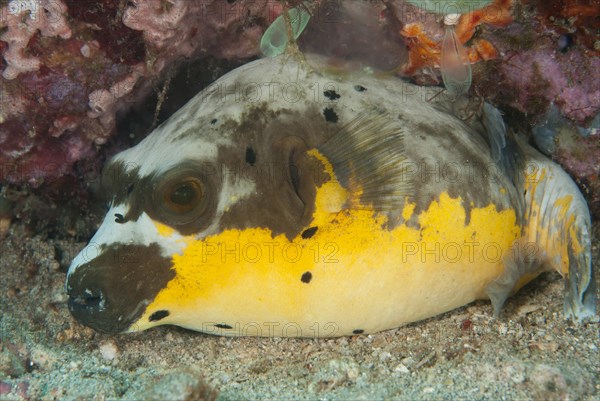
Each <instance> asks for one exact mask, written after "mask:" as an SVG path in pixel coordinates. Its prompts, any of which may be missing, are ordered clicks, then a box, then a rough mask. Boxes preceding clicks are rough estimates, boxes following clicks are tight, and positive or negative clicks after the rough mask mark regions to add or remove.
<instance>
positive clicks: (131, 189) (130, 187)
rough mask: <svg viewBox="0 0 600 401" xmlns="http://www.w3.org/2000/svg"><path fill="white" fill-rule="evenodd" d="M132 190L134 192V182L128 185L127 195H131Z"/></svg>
mask: <svg viewBox="0 0 600 401" xmlns="http://www.w3.org/2000/svg"><path fill="white" fill-rule="evenodd" d="M132 192H133V184H129V185H128V186H127V196H129V195H131V193H132Z"/></svg>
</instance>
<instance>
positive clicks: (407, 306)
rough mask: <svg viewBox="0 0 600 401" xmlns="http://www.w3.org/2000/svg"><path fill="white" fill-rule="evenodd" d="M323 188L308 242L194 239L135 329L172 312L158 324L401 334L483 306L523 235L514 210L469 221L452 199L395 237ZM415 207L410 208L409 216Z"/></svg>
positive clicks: (263, 234)
mask: <svg viewBox="0 0 600 401" xmlns="http://www.w3.org/2000/svg"><path fill="white" fill-rule="evenodd" d="M338 185H339V184H338ZM321 190H323V191H324V192H323V191H321V192H322V193H320V194H318V196H317V212H315V216H314V219H313V222H312V224H311V225H310V227H313V226H316V227H318V229H317V231H316V232H315V234H314V235H313V236H312V237H311V238H309V239H303V238H302V237H301V236H300V235H298V237H297V238H295V239H293V240H292V241H289V240H288V239H287V238H286V237H285V236H284V235H280V236H277V237H275V238H273V237H272V235H271V232H270V231H269V230H267V229H264V228H253V229H245V230H227V231H224V232H222V233H221V234H219V235H215V236H213V237H208V238H205V239H204V241H190V242H189V245H188V246H187V248H186V250H185V251H184V253H183V254H182V255H174V256H173V261H174V269H175V271H176V277H175V278H174V279H173V280H171V282H169V284H168V286H167V287H166V288H164V289H163V290H161V292H160V293H159V294H158V295H157V297H156V298H155V299H154V300H153V302H152V303H151V304H150V305H149V306H148V308H147V309H146V312H145V314H144V315H143V316H142V318H141V319H140V320H139V321H138V322H137V323H136V324H135V325H134V326H133V327H132V330H139V329H145V328H148V327H151V326H154V325H156V323H154V322H149V320H148V318H149V316H150V315H151V314H152V313H154V312H156V311H157V310H168V311H169V313H170V315H169V316H168V317H167V318H165V319H164V321H161V322H160V324H165V323H166V324H176V325H179V326H182V327H186V328H190V329H193V330H199V331H204V332H208V333H213V334H219V335H231V336H237V335H242V336H288V337H296V336H299V337H329V336H342V335H352V334H353V333H361V332H364V333H369V332H376V331H380V330H384V329H388V328H393V327H398V326H401V325H403V324H406V323H408V322H412V321H416V320H420V319H424V318H427V317H431V316H435V315H437V314H439V313H443V312H445V311H448V310H451V309H454V308H456V307H459V306H462V305H465V304H467V303H469V302H471V301H473V300H475V299H478V298H485V297H486V296H485V287H486V286H487V284H488V283H489V282H490V281H491V280H493V279H495V278H497V277H498V276H499V275H500V274H501V273H502V270H503V267H502V258H503V256H504V255H505V254H506V252H508V251H509V248H510V246H511V244H512V243H513V241H514V240H515V239H517V238H518V237H519V236H520V233H521V229H520V227H519V226H518V225H517V223H516V217H515V213H514V211H513V210H504V211H498V210H496V207H495V206H494V205H489V206H487V207H484V208H472V209H471V215H470V219H469V222H468V224H466V223H465V221H466V213H465V208H464V207H463V205H462V201H461V199H460V198H457V199H453V198H450V197H449V196H448V194H446V193H442V194H441V195H440V197H439V199H438V200H437V201H433V202H432V203H431V204H430V206H429V208H428V209H427V210H426V211H423V212H422V213H421V214H420V215H419V216H418V223H419V226H420V227H418V228H417V227H410V226H406V225H404V224H403V225H399V226H397V227H395V228H394V229H392V230H389V229H387V228H386V227H385V223H386V219H385V218H384V217H381V216H379V215H377V214H375V213H374V212H373V211H370V210H368V209H360V210H343V211H340V212H337V213H332V212H331V211H330V210H331V209H328V208H330V207H333V206H335V203H336V201H335V199H336V197H337V196H338V195H339V193H338V194H336V193H335V192H336V191H335V190H334V188H329V189H327V190H325V189H323V188H321ZM338 192H339V191H338ZM332 204H333V205H332ZM413 209H414V205H412V204H410V203H407V204H406V206H405V208H404V213H403V217H404V218H405V219H408V218H409V217H410V215H411V214H412V211H413ZM217 325H219V326H217Z"/></svg>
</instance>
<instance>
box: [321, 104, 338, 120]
mask: <svg viewBox="0 0 600 401" xmlns="http://www.w3.org/2000/svg"><path fill="white" fill-rule="evenodd" d="M323 115H324V116H325V120H326V121H327V122H330V123H337V122H338V119H339V118H338V115H337V114H336V112H335V111H334V110H333V109H332V108H331V107H325V109H324V110H323Z"/></svg>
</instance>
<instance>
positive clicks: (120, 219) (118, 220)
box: [115, 213, 125, 224]
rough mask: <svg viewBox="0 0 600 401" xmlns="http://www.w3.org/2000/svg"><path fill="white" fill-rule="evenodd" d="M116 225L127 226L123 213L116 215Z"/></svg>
mask: <svg viewBox="0 0 600 401" xmlns="http://www.w3.org/2000/svg"><path fill="white" fill-rule="evenodd" d="M115 223H119V224H125V217H124V216H123V215H122V214H121V213H115Z"/></svg>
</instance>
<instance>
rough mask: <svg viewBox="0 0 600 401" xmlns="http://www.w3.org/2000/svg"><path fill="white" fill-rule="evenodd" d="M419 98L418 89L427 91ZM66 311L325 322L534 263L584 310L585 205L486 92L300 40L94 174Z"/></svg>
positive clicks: (330, 330) (515, 283) (314, 327)
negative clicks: (340, 57) (369, 64)
mask: <svg viewBox="0 0 600 401" xmlns="http://www.w3.org/2000/svg"><path fill="white" fill-rule="evenodd" d="M432 97H433V99H431V98H432ZM103 185H104V192H105V193H106V195H107V199H108V201H109V206H108V207H109V210H108V213H107V215H106V217H105V219H104V221H103V222H102V224H101V226H100V227H99V229H98V231H97V233H96V234H95V235H94V237H93V238H92V239H91V241H90V243H89V245H87V246H86V247H85V248H84V249H83V250H82V251H81V252H80V253H79V255H77V256H76V258H75V259H74V260H73V262H72V264H71V266H70V268H69V271H68V274H67V280H66V289H67V292H68V295H69V301H68V305H69V309H70V311H71V313H72V314H73V315H74V317H75V318H76V319H77V320H78V321H79V322H81V323H83V324H84V325H87V326H90V327H92V328H94V329H96V330H98V331H101V332H107V333H120V332H134V331H139V330H145V329H148V328H150V327H153V326H157V325H164V324H170V325H177V326H181V327H184V328H187V329H192V330H197V331H201V332H205V333H210V334H216V335H226V336H282V337H335V336H346V335H356V334H361V333H374V332H378V331H381V330H386V329H391V328H396V327H399V326H402V325H404V324H406V323H409V322H414V321H418V320H422V319H425V318H428V317H432V316H435V315H438V314H441V313H444V312H446V311H450V310H452V309H455V308H458V307H460V306H463V305H466V304H468V303H470V302H472V301H474V300H477V299H487V298H489V299H491V301H492V304H493V308H494V311H495V312H496V313H497V312H498V311H499V310H500V307H501V306H502V304H503V302H504V301H505V299H506V298H507V297H508V296H510V295H511V294H512V293H514V292H515V291H516V290H518V289H519V288H520V287H522V286H523V285H524V284H526V283H527V282H529V281H531V280H532V279H533V278H535V277H536V276H537V275H539V274H540V273H541V272H543V271H546V270H549V269H554V270H557V271H558V272H560V273H561V274H562V275H563V276H564V279H565V292H566V294H565V304H564V312H565V315H566V317H568V318H572V319H574V320H581V319H583V318H585V317H588V316H591V315H594V314H595V307H596V300H595V297H596V295H595V293H596V291H595V284H594V281H593V275H592V264H591V246H590V216H589V211H588V208H587V206H586V203H585V200H584V199H583V197H582V195H581V194H580V192H579V191H578V188H577V187H576V185H575V184H574V182H573V181H572V180H571V179H570V178H569V176H568V175H567V174H566V173H565V172H564V171H563V170H562V169H561V168H560V167H559V166H558V165H556V164H554V163H553V162H551V161H550V160H548V159H547V158H545V157H544V156H542V155H541V154H540V153H538V152H537V151H535V150H534V149H533V148H532V147H530V146H528V145H527V144H526V143H525V142H523V141H521V140H520V139H519V138H518V137H516V136H515V135H514V134H512V133H511V132H510V131H507V129H506V128H505V125H504V123H503V121H502V117H501V115H500V113H499V111H498V110H497V109H495V108H494V107H493V106H491V105H489V104H487V103H483V104H479V107H475V106H469V105H466V106H465V107H462V106H461V107H459V106H458V102H452V101H450V100H446V99H445V98H444V96H437V97H434V96H431V90H429V89H426V88H422V87H419V86H415V85H412V84H410V83H407V82H403V81H402V80H399V79H397V78H394V77H385V76H384V77H381V76H376V75H373V74H361V73H358V72H341V71H340V69H339V68H337V69H336V68H333V67H330V66H329V64H328V63H327V61H325V60H324V59H320V58H318V57H313V58H311V59H310V65H309V64H307V63H305V62H301V61H297V60H294V59H292V58H289V57H287V58H286V57H285V56H280V57H276V58H265V59H260V60H257V61H254V62H251V63H249V64H246V65H244V66H242V67H240V68H238V69H236V70H234V71H232V72H230V73H228V74H226V75H225V76H223V77H222V78H220V79H219V80H217V81H216V82H215V83H214V84H212V85H210V86H209V87H207V88H206V89H205V90H203V91H202V92H201V93H199V94H198V95H196V96H195V97H194V98H193V99H192V100H190V101H189V102H188V103H187V104H186V105H185V106H184V107H183V108H181V109H180V110H179V111H177V112H176V113H175V114H174V115H173V116H172V117H171V118H169V119H168V120H167V121H166V122H164V123H163V124H162V125H160V126H159V127H158V128H156V129H155V130H154V131H153V132H152V133H151V134H149V135H148V136H147V137H146V138H145V139H144V140H143V141H141V142H140V143H139V144H138V145H136V146H134V147H133V148H130V149H128V150H125V151H123V152H121V153H119V154H117V155H116V156H115V157H113V158H112V159H111V161H110V162H109V163H108V165H107V166H106V168H105V170H104V172H103Z"/></svg>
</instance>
